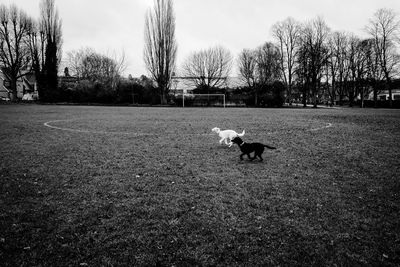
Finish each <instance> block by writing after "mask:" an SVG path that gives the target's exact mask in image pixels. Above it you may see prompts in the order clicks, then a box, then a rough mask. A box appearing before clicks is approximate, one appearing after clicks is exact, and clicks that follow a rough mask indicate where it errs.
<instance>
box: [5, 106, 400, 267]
mask: <svg viewBox="0 0 400 267" xmlns="http://www.w3.org/2000/svg"><path fill="white" fill-rule="evenodd" d="M216 126H217V127H220V128H223V129H226V128H229V129H235V130H236V131H240V132H241V131H242V130H243V129H245V130H246V135H245V136H244V137H243V139H244V140H245V141H249V142H251V141H260V142H263V143H266V144H270V145H273V146H276V147H277V148H278V149H277V150H267V151H265V152H264V155H263V156H264V161H263V162H258V161H253V162H250V161H248V160H247V159H245V160H243V161H240V159H239V155H240V151H239V148H238V147H237V146H232V147H231V148H228V147H226V146H224V145H219V144H218V140H219V138H218V137H217V136H216V135H215V134H212V133H211V128H213V127H216ZM399 140H400V111H399V110H375V109H365V110H362V109H300V108H299V109H295V108H294V109H246V108H242V109H235V108H232V109H230V108H229V109H222V108H215V109H214V108H206V109H194V108H193V109H192V108H187V109H186V108H185V109H182V108H139V107H93V106H55V105H54V106H53V105H50V106H47V105H0V142H1V147H0V153H1V155H0V157H1V158H0V159H1V160H0V179H1V180H0V248H1V250H0V261H1V265H3V266H144V265H145V266H152V265H161V266H210V265H212V266H254V265H269V266H276V265H281V266H299V265H303V266H313V265H314V266H357V265H374V266H399V265H400V219H399V218H400V180H399V173H400V142H399Z"/></svg>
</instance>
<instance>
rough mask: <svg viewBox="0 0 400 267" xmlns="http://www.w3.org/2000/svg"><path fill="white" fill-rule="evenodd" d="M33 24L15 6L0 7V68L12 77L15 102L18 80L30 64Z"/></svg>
mask: <svg viewBox="0 0 400 267" xmlns="http://www.w3.org/2000/svg"><path fill="white" fill-rule="evenodd" d="M31 24H32V19H30V18H29V17H28V16H27V15H26V13H25V12H24V11H22V10H20V9H18V8H17V7H16V6H15V5H11V6H10V7H6V6H5V5H3V4H2V5H0V67H4V68H5V70H6V71H7V73H8V75H9V76H10V80H11V81H10V82H11V84H10V86H11V91H12V97H13V100H15V99H16V97H17V80H18V79H19V78H20V77H22V76H23V75H24V74H25V73H23V72H22V70H25V69H27V68H28V65H29V62H30V57H29V55H30V54H29V49H28V47H27V45H26V39H27V36H28V32H29V28H30V25H31Z"/></svg>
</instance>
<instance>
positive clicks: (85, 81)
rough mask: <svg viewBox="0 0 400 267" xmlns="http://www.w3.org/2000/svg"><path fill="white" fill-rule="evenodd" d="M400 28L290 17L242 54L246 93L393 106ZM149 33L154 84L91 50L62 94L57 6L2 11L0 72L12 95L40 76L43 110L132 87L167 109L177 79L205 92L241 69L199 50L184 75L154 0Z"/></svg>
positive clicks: (385, 20) (169, 14) (166, 19)
mask: <svg viewBox="0 0 400 267" xmlns="http://www.w3.org/2000/svg"><path fill="white" fill-rule="evenodd" d="M399 27H400V22H399V20H398V19H397V16H396V14H395V13H394V11H393V10H389V9H380V10H378V11H377V12H376V13H375V14H374V17H373V18H372V19H371V20H370V21H369V22H368V24H367V26H366V32H367V33H368V34H369V37H368V38H367V39H360V38H358V37H357V36H355V35H354V34H351V33H345V32H332V31H331V30H330V29H329V27H328V26H327V24H326V23H325V22H324V20H323V19H321V18H316V19H314V20H311V21H307V22H304V23H301V22H297V21H295V20H294V19H292V18H287V19H286V20H284V21H280V22H277V23H275V24H274V25H273V26H272V27H271V33H272V36H273V38H274V40H273V41H271V42H266V43H264V44H262V45H260V46H258V47H256V48H252V49H243V50H242V51H241V53H240V54H239V55H238V57H237V61H236V64H237V66H238V70H239V73H238V75H239V76H240V78H241V79H242V81H243V82H244V84H245V86H244V88H242V92H246V94H249V93H250V94H252V99H253V104H254V105H259V104H261V103H262V101H263V100H262V99H265V95H266V94H270V95H271V92H272V91H273V92H274V93H273V95H276V96H278V97H282V96H284V97H285V101H286V102H288V103H292V102H293V101H299V100H302V101H303V103H304V104H306V102H307V101H310V100H311V101H312V102H313V104H314V105H315V106H316V105H317V103H318V101H320V99H321V98H324V99H328V100H329V101H330V102H331V103H332V104H333V103H334V102H335V101H336V100H337V99H339V103H340V104H341V103H342V102H343V100H344V99H345V98H346V99H348V100H349V101H350V104H352V101H353V100H354V99H355V97H356V96H360V97H361V98H363V97H364V96H365V95H366V93H367V91H368V90H369V88H373V90H374V96H375V99H376V98H377V94H378V90H380V89H387V90H389V96H390V97H389V99H390V104H391V102H392V99H393V97H392V92H391V89H392V86H391V83H392V81H393V79H394V78H396V77H398V74H399V55H398V51H397V47H398V44H399V42H400V32H399ZM144 32H145V35H144V36H145V47H144V62H145V65H146V67H147V70H148V73H149V79H148V78H146V77H145V78H143V77H144V76H143V77H141V79H133V78H131V79H125V80H124V79H121V74H122V72H123V71H124V69H125V60H124V59H125V57H124V54H122V55H121V56H120V57H118V56H116V55H115V54H113V55H109V54H108V55H104V54H100V53H98V52H96V51H94V50H93V49H90V48H85V49H80V50H76V51H70V52H68V53H67V60H66V65H67V66H68V72H66V73H67V74H68V73H72V75H73V76H74V78H75V79H74V80H73V82H74V83H71V80H68V79H67V80H66V81H67V82H66V83H64V84H60V85H59V84H58V81H59V80H58V77H57V74H58V68H59V64H60V60H61V52H62V50H61V45H62V31H61V19H60V18H59V16H58V12H57V10H56V8H55V2H54V0H41V2H40V17H39V18H38V19H33V18H31V17H29V16H28V15H27V14H26V13H25V12H24V11H22V10H20V9H18V8H17V7H16V6H14V5H11V6H10V7H7V6H5V5H0V38H1V39H0V66H1V67H3V68H4V69H6V70H7V72H8V75H9V76H10V78H11V89H12V91H13V95H16V90H17V89H16V88H17V86H16V85H17V80H18V78H20V76H21V75H24V72H22V71H21V70H25V69H28V70H30V71H32V72H34V74H35V76H36V79H37V82H38V87H39V95H40V98H41V100H43V101H59V100H61V99H62V98H65V95H66V94H65V91H66V90H67V91H68V90H69V91H68V94H67V95H75V97H74V98H76V97H79V95H80V94H79V93H76V92H75V93H74V94H71V92H70V91H71V90H75V91H78V92H79V91H81V93H82V95H85V94H87V92H91V94H94V95H97V96H102V98H103V99H104V98H105V97H114V98H115V99H118V97H117V95H121V88H125V89H122V91H123V92H124V93H122V95H127V92H128V91H129V89H127V88H140V90H139V89H136V92H134V91H135V90H133V89H132V90H131V91H132V92H131V94H134V95H136V98H137V99H139V98H140V97H139V96H138V94H137V92H139V91H140V92H146V93H145V94H146V95H148V94H149V93H150V94H153V97H145V99H152V101H154V99H156V98H158V100H157V101H156V102H160V103H162V104H165V103H167V102H168V100H169V99H168V98H169V91H170V88H171V87H172V83H173V82H172V79H173V76H174V75H175V73H179V75H175V76H180V77H182V78H185V79H186V80H187V81H189V82H191V87H195V88H198V89H200V90H201V91H202V92H204V91H205V90H207V92H212V91H213V90H214V91H215V90H217V91H218V90H220V89H221V88H224V87H226V86H227V83H226V81H227V78H228V77H229V76H232V73H231V70H232V67H233V64H235V61H234V57H233V55H232V54H231V52H230V51H229V50H227V49H226V48H224V47H222V46H216V47H211V48H209V49H204V50H201V51H194V52H193V53H192V54H190V55H189V56H188V57H187V58H186V60H185V61H184V62H183V65H182V66H181V68H180V69H179V70H178V68H177V66H176V56H177V42H176V38H175V14H174V9H173V3H172V0H154V6H153V8H150V9H149V10H148V12H147V14H146V17H145V29H144ZM143 81H145V82H143ZM149 81H151V82H152V83H148V82H149ZM278 84H283V86H281V85H279V86H278ZM279 90H281V92H278V91H279ZM70 98H71V97H70ZM89 98H90V97H89ZM90 99H94V100H96V97H94V98H90Z"/></svg>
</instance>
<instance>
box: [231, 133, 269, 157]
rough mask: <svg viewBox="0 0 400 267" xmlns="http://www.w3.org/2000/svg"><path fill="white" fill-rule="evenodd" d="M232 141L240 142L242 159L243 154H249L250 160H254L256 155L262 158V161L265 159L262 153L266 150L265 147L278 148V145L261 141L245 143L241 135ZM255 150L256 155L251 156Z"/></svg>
mask: <svg viewBox="0 0 400 267" xmlns="http://www.w3.org/2000/svg"><path fill="white" fill-rule="evenodd" d="M232 142H233V143H235V144H238V146H239V148H240V150H241V151H242V154H241V155H240V159H241V160H243V155H247V157H249V159H250V160H254V159H255V158H256V157H259V158H260V161H262V160H263V158H262V157H261V154H262V153H263V152H264V147H266V148H269V149H276V147H273V146H268V145H264V144H261V143H245V142H243V140H242V139H241V138H240V137H235V138H233V139H232ZM252 152H254V157H250V153H252Z"/></svg>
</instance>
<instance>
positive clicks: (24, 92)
mask: <svg viewBox="0 0 400 267" xmlns="http://www.w3.org/2000/svg"><path fill="white" fill-rule="evenodd" d="M21 74H22V75H23V76H22V77H20V78H18V80H17V95H13V93H12V90H11V80H10V75H9V74H8V72H7V69H6V68H0V98H1V99H3V100H10V99H22V100H36V99H39V93H38V86H37V81H36V77H35V74H33V73H32V72H29V71H27V70H22V71H21Z"/></svg>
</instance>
